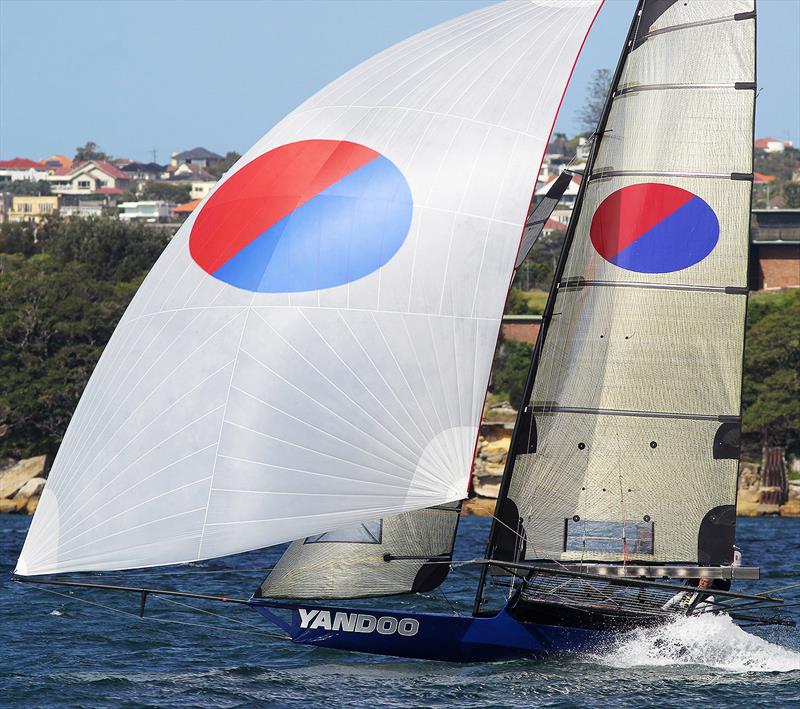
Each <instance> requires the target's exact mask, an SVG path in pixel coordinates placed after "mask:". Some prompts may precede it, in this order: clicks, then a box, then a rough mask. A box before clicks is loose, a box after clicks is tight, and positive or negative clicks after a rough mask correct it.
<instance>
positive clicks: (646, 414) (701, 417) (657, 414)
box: [531, 403, 741, 423]
mask: <svg viewBox="0 0 800 709" xmlns="http://www.w3.org/2000/svg"><path fill="white" fill-rule="evenodd" d="M531 410H532V411H533V412H534V413H541V414H556V413H558V414H592V415H599V416H636V417H640V418H666V419H685V420H690V421H719V422H721V423H724V422H728V421H731V422H733V421H739V420H740V419H741V416H733V415H725V414H721V415H718V416H715V415H713V414H682V413H678V412H671V411H637V410H635V409H600V408H591V407H583V406H558V405H557V404H547V403H544V404H533V405H532V406H531Z"/></svg>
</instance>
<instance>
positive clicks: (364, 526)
mask: <svg viewBox="0 0 800 709" xmlns="http://www.w3.org/2000/svg"><path fill="white" fill-rule="evenodd" d="M382 534H383V520H382V519H377V520H375V521H373V522H364V523H361V524H349V525H347V526H346V527H340V528H339V529H334V530H333V531H331V532H323V533H322V534H314V535H312V536H310V537H306V539H305V544H319V543H321V542H340V543H341V542H345V543H348V544H380V543H381V535H382Z"/></svg>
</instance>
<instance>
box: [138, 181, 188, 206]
mask: <svg viewBox="0 0 800 709" xmlns="http://www.w3.org/2000/svg"><path fill="white" fill-rule="evenodd" d="M191 198H192V186H191V185H190V184H189V183H188V182H175V183H172V182H145V184H144V188H143V189H142V196H141V199H157V200H161V201H163V202H174V203H175V204H183V203H184V202H188V201H189V200H191Z"/></svg>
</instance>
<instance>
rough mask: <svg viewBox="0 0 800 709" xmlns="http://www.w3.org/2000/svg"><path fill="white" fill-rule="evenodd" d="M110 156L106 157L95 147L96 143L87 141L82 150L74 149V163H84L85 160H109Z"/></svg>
mask: <svg viewBox="0 0 800 709" xmlns="http://www.w3.org/2000/svg"><path fill="white" fill-rule="evenodd" d="M110 159H111V156H110V155H106V154H105V153H104V152H103V151H102V150H100V149H99V148H98V147H97V143H95V142H93V141H91V140H90V141H89V142H87V143H86V145H84V146H83V147H82V148H75V158H74V162H86V161H87V160H110Z"/></svg>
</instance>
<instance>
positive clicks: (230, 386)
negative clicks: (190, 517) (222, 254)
mask: <svg viewBox="0 0 800 709" xmlns="http://www.w3.org/2000/svg"><path fill="white" fill-rule="evenodd" d="M254 300H255V293H253V295H251V296H250V303H249V305H248V306H247V312H246V313H245V316H244V322H243V323H242V331H241V332H240V333H239V342H238V344H237V345H236V356H235V357H234V359H233V367H231V378H230V379H229V380H228V391H227V392H226V393H225V406H224V408H223V409H222V417H221V418H220V422H219V435H218V436H217V450H216V453H214V464H213V465H212V466H211V480H210V481H209V483H208V498H207V499H206V510H205V514H204V515H203V524H202V525H201V527H200V541H199V542H198V545H197V560H198V561H199V560H200V559H201V558H202V555H203V539H204V538H205V535H206V522H208V509H209V507H210V506H211V495H212V494H213V493H214V476H215V475H216V473H217V461H218V460H219V455H218V454H219V447H220V444H221V443H222V432H223V431H224V430H225V417H226V416H227V414H228V404H229V403H230V400H231V391H233V379H234V377H235V376H236V367H237V365H238V364H239V355H240V354H241V352H242V342H244V333H245V332H247V321H248V320H249V319H250V312H251V308H252V305H253V301H254Z"/></svg>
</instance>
